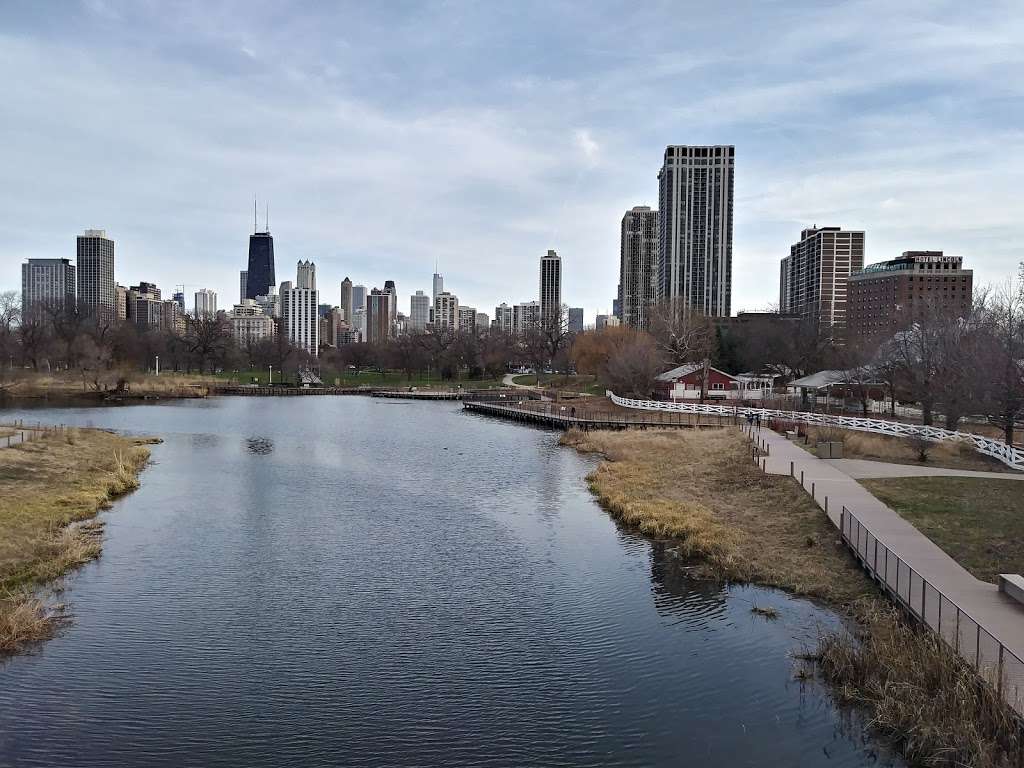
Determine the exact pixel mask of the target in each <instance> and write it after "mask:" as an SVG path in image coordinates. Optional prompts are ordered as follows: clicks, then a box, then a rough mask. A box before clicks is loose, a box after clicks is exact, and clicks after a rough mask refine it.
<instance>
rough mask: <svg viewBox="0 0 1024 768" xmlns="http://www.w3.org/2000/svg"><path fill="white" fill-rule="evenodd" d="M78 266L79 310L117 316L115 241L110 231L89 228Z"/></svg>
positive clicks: (79, 247) (80, 238)
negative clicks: (109, 234) (111, 237)
mask: <svg viewBox="0 0 1024 768" xmlns="http://www.w3.org/2000/svg"><path fill="white" fill-rule="evenodd" d="M76 267H77V268H76V276H77V278H78V308H79V311H81V312H85V313H90V314H102V313H104V312H108V313H109V314H110V315H111V316H114V315H115V314H116V312H117V305H116V301H117V298H116V296H115V293H114V241H113V240H111V239H110V238H108V237H107V233H106V231H104V230H102V229H87V230H85V232H84V233H83V234H81V235H79V236H78V240H77V250H76Z"/></svg>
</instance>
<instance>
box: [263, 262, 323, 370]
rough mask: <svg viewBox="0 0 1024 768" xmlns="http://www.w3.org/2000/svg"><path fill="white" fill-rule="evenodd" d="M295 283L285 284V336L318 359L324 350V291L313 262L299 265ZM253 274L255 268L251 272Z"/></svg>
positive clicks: (283, 331) (281, 293) (283, 298)
mask: <svg viewBox="0 0 1024 768" xmlns="http://www.w3.org/2000/svg"><path fill="white" fill-rule="evenodd" d="M295 271H296V281H295V283H294V284H293V283H291V282H285V283H281V290H280V295H281V333H282V334H283V335H284V336H285V337H286V338H287V339H288V341H289V342H291V343H292V344H293V345H294V346H296V347H299V348H300V349H304V350H306V351H307V352H308V353H309V354H311V355H313V356H316V355H317V354H319V351H320V313H319V306H318V305H319V304H320V292H319V291H318V290H317V289H316V266H315V265H314V264H313V262H310V261H300V262H298V264H297V265H296V270H295ZM249 275H250V276H251V275H252V268H251V267H250V269H249Z"/></svg>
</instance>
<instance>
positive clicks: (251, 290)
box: [245, 214, 277, 299]
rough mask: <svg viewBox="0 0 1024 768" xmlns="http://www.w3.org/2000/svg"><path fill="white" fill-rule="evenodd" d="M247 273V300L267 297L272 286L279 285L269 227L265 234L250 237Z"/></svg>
mask: <svg viewBox="0 0 1024 768" xmlns="http://www.w3.org/2000/svg"><path fill="white" fill-rule="evenodd" d="M253 218H255V214H254V216H253ZM254 224H255V222H254ZM253 229H256V227H255V226H254V227H253ZM246 272H247V274H246V278H245V298H247V299H255V298H256V297H257V296H266V295H268V294H269V292H270V286H272V285H277V279H276V278H275V277H274V238H273V237H272V236H271V234H270V227H269V225H268V226H265V227H264V231H263V232H259V231H254V232H253V234H251V235H249V268H248V270H246Z"/></svg>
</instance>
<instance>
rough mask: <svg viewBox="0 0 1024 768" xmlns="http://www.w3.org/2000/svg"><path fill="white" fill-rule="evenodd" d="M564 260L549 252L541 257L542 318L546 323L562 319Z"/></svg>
mask: <svg viewBox="0 0 1024 768" xmlns="http://www.w3.org/2000/svg"><path fill="white" fill-rule="evenodd" d="M561 311H562V260H561V259H560V258H559V257H558V254H557V253H555V252H554V251H551V250H549V251H548V252H547V254H546V255H544V256H541V257H540V317H541V321H542V322H544V323H554V322H558V321H559V320H560V319H561Z"/></svg>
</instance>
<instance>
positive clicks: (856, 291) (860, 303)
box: [846, 251, 974, 349]
mask: <svg viewBox="0 0 1024 768" xmlns="http://www.w3.org/2000/svg"><path fill="white" fill-rule="evenodd" d="M973 290H974V272H973V271H972V270H970V269H964V268H963V259H962V258H961V257H960V256H946V255H944V254H943V253H942V251H904V252H903V255H902V256H901V257H900V258H898V259H892V260H890V261H883V262H881V263H878V264H871V265H869V266H867V267H864V269H862V270H860V271H859V272H854V273H853V274H852V275H850V279H849V281H848V283H847V303H846V336H847V340H848V341H849V342H850V343H851V344H854V345H859V346H861V347H862V348H868V349H870V348H873V347H875V346H877V345H878V344H881V343H882V342H885V341H888V340H889V339H891V338H892V337H893V336H894V335H895V334H896V333H897V332H899V331H901V330H904V329H905V328H908V327H909V326H910V325H911V324H913V323H914V322H915V321H920V320H924V319H926V318H929V317H937V318H942V319H945V320H946V321H952V320H954V319H955V318H960V317H966V316H967V313H969V312H970V311H971V304H972V301H973Z"/></svg>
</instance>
